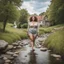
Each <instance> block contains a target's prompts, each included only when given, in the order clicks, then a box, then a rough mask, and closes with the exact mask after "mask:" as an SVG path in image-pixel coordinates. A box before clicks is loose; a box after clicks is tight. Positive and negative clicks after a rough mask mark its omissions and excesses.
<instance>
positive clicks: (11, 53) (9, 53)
mask: <svg viewBox="0 0 64 64" xmlns="http://www.w3.org/2000/svg"><path fill="white" fill-rule="evenodd" d="M6 54H8V55H13V54H14V53H13V52H9V51H8V52H6Z"/></svg>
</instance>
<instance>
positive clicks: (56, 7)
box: [46, 0, 64, 25]
mask: <svg viewBox="0 0 64 64" xmlns="http://www.w3.org/2000/svg"><path fill="white" fill-rule="evenodd" d="M46 14H47V16H48V20H49V21H50V22H51V24H52V25H53V24H61V23H64V18H63V17H64V0H52V1H51V4H50V5H49V8H48V9H47V11H46Z"/></svg>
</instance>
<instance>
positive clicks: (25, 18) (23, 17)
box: [18, 9, 29, 28]
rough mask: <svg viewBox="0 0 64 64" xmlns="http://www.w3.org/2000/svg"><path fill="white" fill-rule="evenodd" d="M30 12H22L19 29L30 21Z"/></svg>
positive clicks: (23, 10) (24, 10) (22, 10)
mask: <svg viewBox="0 0 64 64" xmlns="http://www.w3.org/2000/svg"><path fill="white" fill-rule="evenodd" d="M28 15H29V14H28V12H27V10H26V9H21V10H20V18H19V26H18V27H19V28H20V27H21V24H24V23H27V21H28Z"/></svg>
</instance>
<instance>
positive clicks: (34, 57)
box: [14, 46, 64, 64]
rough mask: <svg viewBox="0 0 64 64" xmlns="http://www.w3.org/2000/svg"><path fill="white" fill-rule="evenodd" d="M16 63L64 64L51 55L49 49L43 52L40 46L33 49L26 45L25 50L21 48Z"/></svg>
mask: <svg viewBox="0 0 64 64" xmlns="http://www.w3.org/2000/svg"><path fill="white" fill-rule="evenodd" d="M14 64H64V62H62V61H61V60H60V61H57V60H56V59H55V58H53V57H51V56H50V53H49V52H48V51H45V52H43V51H40V49H38V48H35V51H31V48H30V47H28V46H26V47H25V50H21V52H20V54H19V56H18V57H17V58H16V59H15V61H14Z"/></svg>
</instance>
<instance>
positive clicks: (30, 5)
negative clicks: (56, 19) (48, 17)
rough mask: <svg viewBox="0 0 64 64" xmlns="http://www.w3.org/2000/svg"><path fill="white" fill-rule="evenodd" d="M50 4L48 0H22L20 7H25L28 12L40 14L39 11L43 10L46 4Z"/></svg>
mask: <svg viewBox="0 0 64 64" xmlns="http://www.w3.org/2000/svg"><path fill="white" fill-rule="evenodd" d="M49 4H50V2H49V1H46V2H40V3H39V2H38V1H36V0H33V1H32V0H31V1H24V2H23V4H22V6H21V9H23V8H24V9H27V11H28V13H30V14H34V13H36V14H40V13H41V12H45V11H46V9H47V7H48V5H49Z"/></svg>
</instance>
